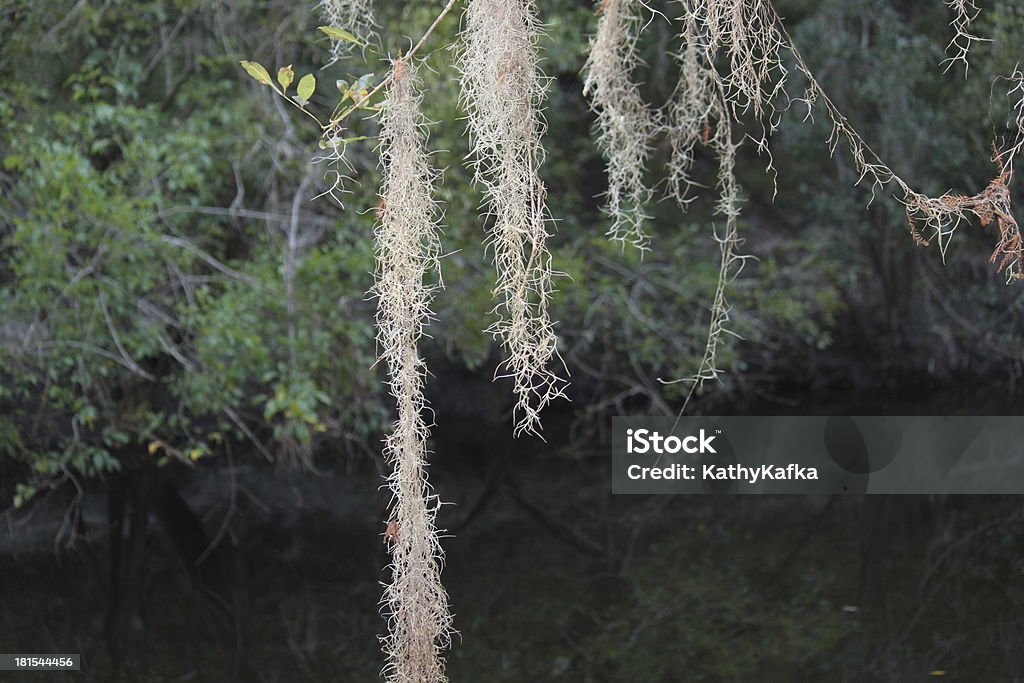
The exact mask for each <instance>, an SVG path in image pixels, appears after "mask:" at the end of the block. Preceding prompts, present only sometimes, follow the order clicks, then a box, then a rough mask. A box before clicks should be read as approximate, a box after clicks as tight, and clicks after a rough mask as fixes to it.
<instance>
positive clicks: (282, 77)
mask: <svg viewBox="0 0 1024 683" xmlns="http://www.w3.org/2000/svg"><path fill="white" fill-rule="evenodd" d="M294 80H295V72H294V71H292V65H291V64H289V65H288V66H282V67H281V68H280V69H278V70H277V82H278V83H280V84H281V88H282V89H284V90H288V86H289V85H291V84H292V81H294Z"/></svg>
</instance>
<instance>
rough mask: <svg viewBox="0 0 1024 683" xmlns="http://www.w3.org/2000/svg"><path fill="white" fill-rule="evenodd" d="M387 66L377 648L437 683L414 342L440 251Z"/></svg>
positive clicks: (410, 104)
mask: <svg viewBox="0 0 1024 683" xmlns="http://www.w3.org/2000/svg"><path fill="white" fill-rule="evenodd" d="M394 68H395V77H394V78H393V79H392V81H391V84H390V88H389V91H388V96H387V102H386V103H385V105H384V109H383V112H382V114H381V132H380V149H381V167H382V172H383V182H382V185H381V190H380V205H379V208H378V225H377V229H376V239H377V278H376V284H375V286H374V292H375V293H376V294H377V296H378V297H379V304H378V308H377V330H378V332H377V342H378V344H379V345H380V349H381V356H380V357H381V359H382V360H383V361H384V362H385V363H386V365H387V371H388V378H389V382H390V386H391V394H392V396H393V397H394V398H395V401H396V403H397V408H398V417H397V420H396V421H395V425H394V431H393V432H392V433H391V434H390V435H389V436H388V437H387V441H386V443H385V447H384V453H385V456H386V458H387V460H388V462H389V463H390V465H391V466H392V468H393V469H392V473H391V476H390V478H389V480H388V486H389V487H390V489H391V494H392V501H391V516H390V519H389V523H388V532H387V536H386V538H385V542H387V543H388V544H389V545H390V548H391V556H392V561H391V583H389V584H388V585H387V587H386V589H385V591H384V597H383V598H382V604H383V606H384V610H385V613H386V616H387V617H388V634H387V636H385V638H384V641H383V645H384V652H385V654H386V655H387V657H388V663H387V667H386V673H387V677H388V680H389V681H403V682H405V681H415V682H416V683H437V682H439V681H443V680H445V676H444V662H443V659H442V658H441V655H440V652H441V650H442V649H443V648H446V647H447V646H448V644H449V634H450V630H451V615H450V614H449V612H448V596H447V594H446V593H445V590H444V587H443V586H442V585H441V576H440V575H441V565H442V557H443V555H442V550H441V546H440V543H439V542H438V533H437V529H436V528H435V526H434V518H435V515H436V512H437V508H438V506H439V502H438V500H437V497H436V495H434V494H433V493H432V492H431V488H430V486H429V484H428V483H427V474H426V466H427V437H428V434H429V426H428V424H427V422H426V420H425V419H424V413H425V411H426V405H425V400H424V397H423V383H424V378H425V375H426V368H425V365H424V362H423V360H422V358H421V357H420V354H419V351H418V348H417V345H418V341H419V339H420V337H421V336H422V335H423V327H424V325H425V324H426V323H427V322H428V321H429V319H430V317H431V313H430V301H431V294H432V287H431V286H430V285H429V284H428V282H427V281H428V278H431V277H432V276H433V273H435V272H436V271H437V270H438V257H439V254H440V248H441V247H440V242H439V238H438V232H439V230H438V225H437V218H438V209H437V206H436V204H435V202H434V199H433V190H434V182H435V173H434V171H433V170H432V169H431V167H430V164H429V162H428V159H427V154H426V151H425V149H424V139H425V132H424V129H423V119H422V115H421V114H420V101H421V97H422V96H421V94H420V93H419V91H418V87H419V83H418V80H417V77H416V74H415V72H414V68H413V64H412V63H407V64H406V63H403V62H401V61H399V62H396V64H395V66H394Z"/></svg>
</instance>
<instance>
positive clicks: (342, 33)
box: [319, 26, 364, 47]
mask: <svg viewBox="0 0 1024 683" xmlns="http://www.w3.org/2000/svg"><path fill="white" fill-rule="evenodd" d="M319 29H320V30H321V31H323V32H324V33H326V34H327V35H328V37H330V38H333V39H334V40H344V41H345V42H346V43H355V44H356V45H359V46H360V47H362V46H363V44H364V43H363V42H362V41H361V40H359V39H358V38H356V37H355V36H354V35H352V34H351V33H349V32H348V31H346V30H345V29H343V28H334V27H333V26H320V27H319Z"/></svg>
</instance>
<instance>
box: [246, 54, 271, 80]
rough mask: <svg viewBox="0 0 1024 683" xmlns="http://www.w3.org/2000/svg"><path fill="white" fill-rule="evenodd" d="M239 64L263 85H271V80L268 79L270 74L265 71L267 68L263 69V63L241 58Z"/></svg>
mask: <svg viewBox="0 0 1024 683" xmlns="http://www.w3.org/2000/svg"><path fill="white" fill-rule="evenodd" d="M239 64H241V65H242V68H243V69H245V70H246V71H247V72H248V74H249V75H250V76H252V77H253V78H255V79H256V80H257V81H259V82H260V83H262V84H263V85H271V84H272V82H271V80H270V74H269V73H267V70H266V69H264V68H263V65H262V64H260V63H259V62H250V61H249V60H247V59H243V60H242V61H240V62H239Z"/></svg>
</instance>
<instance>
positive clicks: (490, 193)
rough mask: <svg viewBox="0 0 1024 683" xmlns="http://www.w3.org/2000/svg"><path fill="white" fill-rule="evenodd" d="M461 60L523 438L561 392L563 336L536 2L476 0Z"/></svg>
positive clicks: (503, 369)
mask: <svg viewBox="0 0 1024 683" xmlns="http://www.w3.org/2000/svg"><path fill="white" fill-rule="evenodd" d="M464 33H465V42H464V46H463V49H462V52H461V55H460V57H459V69H460V71H461V73H462V97H463V102H464V105H465V107H466V109H467V111H468V113H469V132H470V136H471V138H472V149H473V162H474V167H475V176H476V180H477V182H478V183H480V184H481V185H482V186H483V188H484V191H485V194H486V196H487V202H488V216H489V218H490V220H491V221H492V222H493V224H492V225H491V229H490V235H489V244H490V246H491V248H492V249H493V250H494V264H495V268H496V270H497V284H496V285H495V289H494V297H495V299H496V301H497V306H496V309H495V311H496V312H497V314H498V315H499V316H500V317H499V320H498V321H497V322H496V323H495V324H494V325H493V326H492V327H491V328H490V331H491V332H492V333H493V334H494V335H495V336H496V337H497V338H498V339H499V340H500V342H501V345H502V347H503V349H504V352H505V354H506V358H505V360H504V361H503V363H502V365H501V366H500V368H499V370H498V373H499V375H500V376H505V377H510V378H511V379H512V380H513V382H514V388H515V393H516V397H517V402H516V411H515V412H516V428H515V429H516V434H520V433H523V432H529V433H538V430H539V429H540V411H541V410H542V409H543V408H544V406H546V405H547V404H548V403H550V402H551V401H552V400H554V399H555V398H557V397H559V396H561V395H562V393H563V389H564V387H565V381H564V380H563V379H562V378H561V376H560V375H559V374H557V373H556V372H555V370H553V369H552V368H551V365H552V363H553V362H554V361H555V359H556V358H558V353H557V349H556V344H557V338H556V336H555V332H554V329H553V325H552V322H551V319H550V316H549V313H548V303H549V300H550V297H551V291H552V283H551V279H552V272H551V255H550V254H549V253H548V250H547V247H546V241H547V238H548V223H549V216H548V212H547V207H546V197H547V190H546V188H545V187H544V183H543V181H542V180H541V178H540V173H539V171H540V166H541V163H542V162H543V160H544V148H543V147H542V146H541V135H542V133H543V132H544V128H545V126H544V122H543V120H542V119H541V116H540V111H539V108H540V106H541V103H542V102H543V99H544V85H543V81H542V75H541V73H540V69H539V67H538V63H537V62H538V54H537V45H536V43H537V38H538V35H539V31H538V27H537V17H536V9H535V6H534V2H533V0H470V2H469V5H468V7H467V9H466V14H465V30H464Z"/></svg>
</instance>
